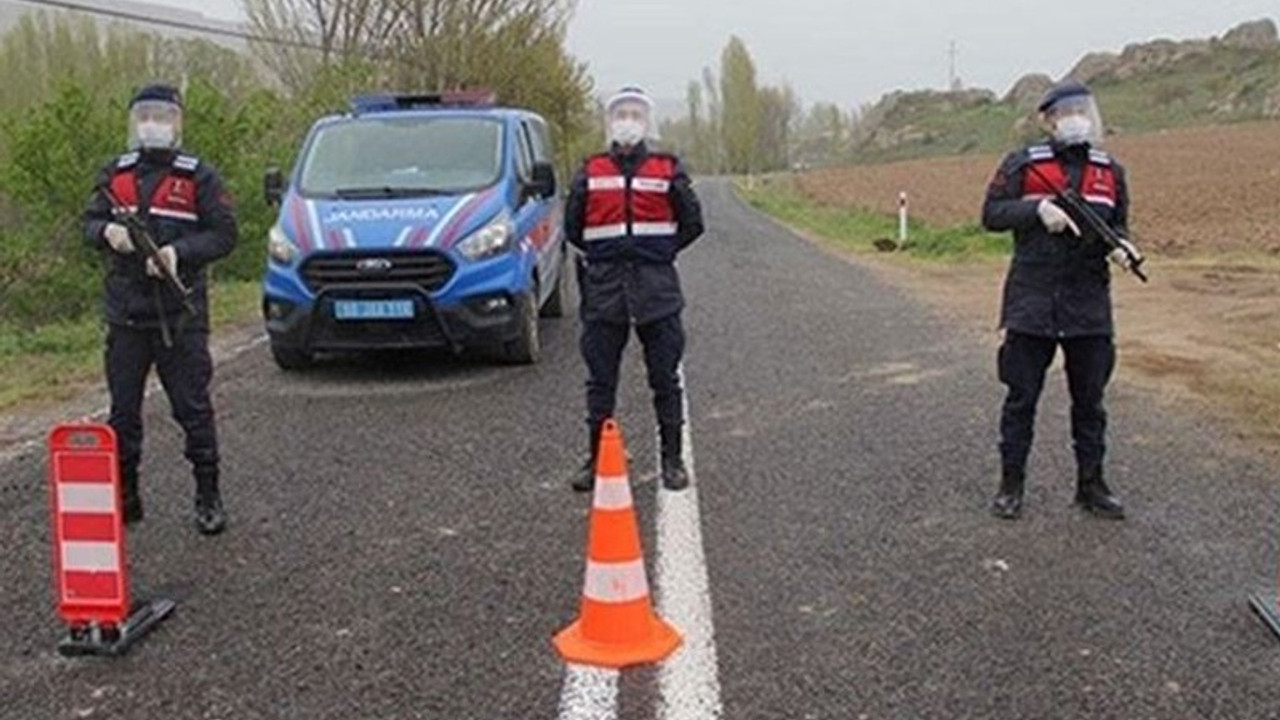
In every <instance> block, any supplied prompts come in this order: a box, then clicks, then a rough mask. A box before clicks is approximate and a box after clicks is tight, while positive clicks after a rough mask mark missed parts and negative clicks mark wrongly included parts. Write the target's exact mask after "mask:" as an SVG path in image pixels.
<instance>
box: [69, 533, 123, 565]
mask: <svg viewBox="0 0 1280 720" xmlns="http://www.w3.org/2000/svg"><path fill="white" fill-rule="evenodd" d="M62 571H63V572H120V555H119V553H118V552H117V551H116V546H115V543H109V542H77V541H74V540H73V541H64V542H63V543H62Z"/></svg>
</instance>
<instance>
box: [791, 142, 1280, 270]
mask: <svg viewBox="0 0 1280 720" xmlns="http://www.w3.org/2000/svg"><path fill="white" fill-rule="evenodd" d="M1108 149H1109V150H1110V151H1112V152H1113V153H1114V154H1115V156H1116V157H1117V158H1118V159H1119V160H1120V161H1121V162H1122V163H1123V164H1124V165H1125V167H1126V168H1127V170H1128V174H1129V187H1130V195H1131V205H1132V209H1131V223H1130V224H1131V226H1132V227H1131V229H1132V230H1133V232H1134V235H1135V238H1136V239H1137V240H1139V242H1140V244H1141V246H1142V248H1143V250H1145V251H1148V252H1153V253H1157V254H1159V253H1163V254H1165V255H1167V256H1190V255H1202V254H1206V253H1220V252H1228V253H1232V254H1235V253H1247V254H1262V255H1269V256H1275V257H1280V217H1277V214H1278V213H1280V200H1278V198H1280V122H1260V123H1248V124H1241V125H1230V126H1223V127H1208V128H1187V129H1181V130H1173V131H1168V132H1163V133H1153V134H1150V135H1135V136H1131V137H1119V138H1115V139H1114V140H1113V141H1111V142H1110V143H1109V145H1108ZM999 162H1000V158H999V157H997V156H993V155H976V156H967V157H956V158H942V159H934V160H917V161H911V162H903V163H893V164H890V165H869V166H862V167H853V168H839V169H832V170H821V171H816V172H812V173H807V174H805V175H802V176H800V178H798V183H799V186H800V188H801V189H802V190H803V191H804V192H805V193H807V194H808V195H810V196H811V197H813V198H815V199H817V200H819V201H821V202H823V203H826V204H834V205H846V206H858V207H865V208H869V209H873V210H876V211H879V212H885V213H897V202H898V191H900V190H905V191H907V193H908V194H909V197H910V203H911V212H912V214H913V215H915V216H917V217H919V218H921V219H923V220H926V221H928V222H930V223H932V224H935V225H956V224H976V223H977V222H978V215H979V212H980V209H981V207H982V197H983V194H984V193H985V191H986V185H987V181H988V180H989V179H990V177H991V175H992V174H993V173H994V172H995V169H996V167H997V165H998V164H999Z"/></svg>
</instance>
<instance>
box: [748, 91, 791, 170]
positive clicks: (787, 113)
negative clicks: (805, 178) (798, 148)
mask: <svg viewBox="0 0 1280 720" xmlns="http://www.w3.org/2000/svg"><path fill="white" fill-rule="evenodd" d="M799 112H800V110H799V101H798V100H797V98H796V94H795V91H794V90H792V89H791V86H789V85H784V86H782V87H764V88H761V89H760V125H759V135H758V139H757V143H756V145H757V149H756V154H757V156H758V158H759V162H760V169H761V170H778V169H782V168H786V167H789V166H790V165H791V153H792V148H791V143H792V125H794V124H795V121H796V117H797V116H798V114H799Z"/></svg>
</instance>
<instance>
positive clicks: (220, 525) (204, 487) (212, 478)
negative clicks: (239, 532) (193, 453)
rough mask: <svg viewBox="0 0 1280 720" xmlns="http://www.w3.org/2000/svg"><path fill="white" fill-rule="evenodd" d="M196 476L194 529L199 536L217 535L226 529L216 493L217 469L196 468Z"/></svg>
mask: <svg viewBox="0 0 1280 720" xmlns="http://www.w3.org/2000/svg"><path fill="white" fill-rule="evenodd" d="M195 476H196V529H197V530H199V531H200V534H201V535H217V534H218V533H220V532H222V531H223V530H225V529H226V527H227V513H226V511H224V510H223V509H222V496H221V495H220V494H219V493H218V468H216V467H213V468H209V467H198V468H196V470H195Z"/></svg>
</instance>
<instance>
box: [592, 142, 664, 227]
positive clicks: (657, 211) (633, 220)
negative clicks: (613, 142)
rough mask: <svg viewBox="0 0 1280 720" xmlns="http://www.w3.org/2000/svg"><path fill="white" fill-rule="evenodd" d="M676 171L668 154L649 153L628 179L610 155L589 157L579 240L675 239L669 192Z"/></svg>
mask: <svg viewBox="0 0 1280 720" xmlns="http://www.w3.org/2000/svg"><path fill="white" fill-rule="evenodd" d="M675 174H676V160H675V158H674V157H671V156H670V155H661V154H653V155H649V156H648V157H646V158H645V160H644V162H643V163H641V164H640V167H638V168H636V173H635V177H633V178H631V179H630V181H628V180H627V178H626V177H624V176H623V174H622V170H621V169H620V168H619V167H618V165H617V163H616V162H614V160H613V158H612V157H611V156H610V155H608V154H600V155H596V156H594V157H592V158H591V159H590V160H588V161H587V213H586V215H587V222H586V227H585V228H584V230H583V233H582V239H583V240H585V241H586V242H596V241H600V240H615V239H620V238H625V237H628V236H630V237H635V238H663V239H669V238H674V237H675V235H676V231H677V229H678V228H677V223H676V212H675V208H674V207H672V203H671V199H670V196H669V193H670V191H671V181H672V179H674V178H675ZM628 199H629V200H630V208H628V204H627V203H628Z"/></svg>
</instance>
